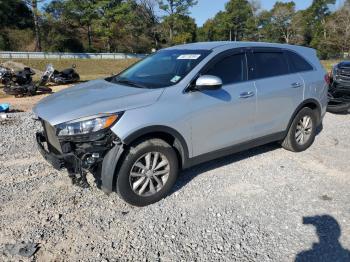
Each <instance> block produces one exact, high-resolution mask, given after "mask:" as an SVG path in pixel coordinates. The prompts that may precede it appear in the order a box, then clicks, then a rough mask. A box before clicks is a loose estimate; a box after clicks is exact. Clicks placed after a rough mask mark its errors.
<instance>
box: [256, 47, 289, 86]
mask: <svg viewBox="0 0 350 262" xmlns="http://www.w3.org/2000/svg"><path fill="white" fill-rule="evenodd" d="M253 57H254V62H255V66H254V73H253V76H252V78H253V79H259V78H266V77H273V76H280V75H285V74H288V73H289V69H288V63H287V61H286V59H285V56H284V54H283V52H256V53H254V54H253Z"/></svg>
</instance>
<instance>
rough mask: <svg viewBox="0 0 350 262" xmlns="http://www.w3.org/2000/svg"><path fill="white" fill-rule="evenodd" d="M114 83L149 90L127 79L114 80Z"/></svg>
mask: <svg viewBox="0 0 350 262" xmlns="http://www.w3.org/2000/svg"><path fill="white" fill-rule="evenodd" d="M113 82H114V83H120V84H125V85H128V86H134V87H138V88H148V87H147V86H144V85H141V84H139V83H135V82H133V81H130V80H128V79H125V78H115V79H114V80H113Z"/></svg>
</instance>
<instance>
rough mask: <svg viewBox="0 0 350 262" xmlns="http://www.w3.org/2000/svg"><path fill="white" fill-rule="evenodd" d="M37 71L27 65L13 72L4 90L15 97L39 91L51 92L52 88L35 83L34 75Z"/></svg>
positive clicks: (34, 93) (30, 94) (31, 94)
mask: <svg viewBox="0 0 350 262" xmlns="http://www.w3.org/2000/svg"><path fill="white" fill-rule="evenodd" d="M33 75H35V72H34V71H33V70H32V69H31V68H29V67H25V68H24V69H23V70H21V71H18V72H16V73H13V74H12V76H11V77H10V78H9V80H6V81H5V82H6V83H5V87H4V92H5V93H6V94H8V95H14V96H15V97H23V96H33V95H36V94H37V93H41V94H44V93H51V92H52V89H51V88H49V87H45V86H42V85H41V83H40V82H39V84H35V83H34V82H33V78H32V76H33Z"/></svg>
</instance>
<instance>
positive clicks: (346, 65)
mask: <svg viewBox="0 0 350 262" xmlns="http://www.w3.org/2000/svg"><path fill="white" fill-rule="evenodd" d="M337 67H338V68H350V61H343V62H340V63H339V64H338V65H337Z"/></svg>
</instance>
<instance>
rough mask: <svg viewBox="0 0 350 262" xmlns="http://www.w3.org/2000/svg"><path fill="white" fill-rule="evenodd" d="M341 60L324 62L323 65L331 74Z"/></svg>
mask: <svg viewBox="0 0 350 262" xmlns="http://www.w3.org/2000/svg"><path fill="white" fill-rule="evenodd" d="M339 62H340V60H322V61H321V63H322V65H323V66H324V68H325V69H326V70H327V72H330V71H331V70H332V66H333V65H334V64H337V63H339Z"/></svg>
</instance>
